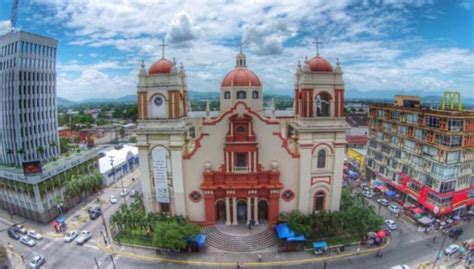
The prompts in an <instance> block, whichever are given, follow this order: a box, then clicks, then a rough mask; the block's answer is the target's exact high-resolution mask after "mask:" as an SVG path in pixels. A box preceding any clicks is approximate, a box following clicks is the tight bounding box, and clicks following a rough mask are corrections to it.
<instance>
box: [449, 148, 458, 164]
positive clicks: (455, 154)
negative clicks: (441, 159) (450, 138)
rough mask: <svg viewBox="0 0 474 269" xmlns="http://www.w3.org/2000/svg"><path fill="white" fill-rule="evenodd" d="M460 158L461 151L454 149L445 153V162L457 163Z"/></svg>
mask: <svg viewBox="0 0 474 269" xmlns="http://www.w3.org/2000/svg"><path fill="white" fill-rule="evenodd" d="M460 159H461V152H460V151H454V152H448V154H446V163H457V162H459V160H460Z"/></svg>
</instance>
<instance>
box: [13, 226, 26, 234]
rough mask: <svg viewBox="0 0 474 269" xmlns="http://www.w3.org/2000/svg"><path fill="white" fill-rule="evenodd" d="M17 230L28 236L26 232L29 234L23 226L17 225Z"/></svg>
mask: <svg viewBox="0 0 474 269" xmlns="http://www.w3.org/2000/svg"><path fill="white" fill-rule="evenodd" d="M15 229H16V231H17V232H19V233H21V234H26V232H27V230H26V228H25V227H24V226H23V225H21V224H16V225H15Z"/></svg>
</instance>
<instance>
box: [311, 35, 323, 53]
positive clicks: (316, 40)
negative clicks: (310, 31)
mask: <svg viewBox="0 0 474 269" xmlns="http://www.w3.org/2000/svg"><path fill="white" fill-rule="evenodd" d="M314 40H315V41H313V42H312V43H313V44H315V45H316V56H319V45H321V44H323V42H321V41H319V39H318V38H317V37H316V38H315V39H314Z"/></svg>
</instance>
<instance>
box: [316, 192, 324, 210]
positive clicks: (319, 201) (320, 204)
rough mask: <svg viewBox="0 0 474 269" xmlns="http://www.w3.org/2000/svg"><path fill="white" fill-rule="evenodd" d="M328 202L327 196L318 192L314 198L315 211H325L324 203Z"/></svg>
mask: <svg viewBox="0 0 474 269" xmlns="http://www.w3.org/2000/svg"><path fill="white" fill-rule="evenodd" d="M325 200H326V194H325V193H324V192H323V191H318V192H317V193H316V195H315V196H314V210H315V211H318V210H323V209H324V202H325Z"/></svg>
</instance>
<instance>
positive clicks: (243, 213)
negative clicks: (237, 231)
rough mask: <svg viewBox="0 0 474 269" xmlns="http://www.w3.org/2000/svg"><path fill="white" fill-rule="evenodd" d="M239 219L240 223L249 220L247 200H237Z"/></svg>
mask: <svg viewBox="0 0 474 269" xmlns="http://www.w3.org/2000/svg"><path fill="white" fill-rule="evenodd" d="M237 221H238V222H239V223H241V222H243V223H246V222H247V202H246V201H245V200H239V201H237Z"/></svg>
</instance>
